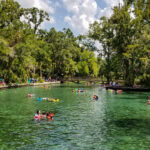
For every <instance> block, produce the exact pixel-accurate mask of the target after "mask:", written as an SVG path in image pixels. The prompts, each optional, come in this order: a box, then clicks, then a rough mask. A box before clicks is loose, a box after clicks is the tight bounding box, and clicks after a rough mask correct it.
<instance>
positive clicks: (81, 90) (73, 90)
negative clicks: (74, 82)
mask: <svg viewBox="0 0 150 150" xmlns="http://www.w3.org/2000/svg"><path fill="white" fill-rule="evenodd" d="M72 92H79V93H80V92H85V90H84V89H83V88H75V89H72Z"/></svg>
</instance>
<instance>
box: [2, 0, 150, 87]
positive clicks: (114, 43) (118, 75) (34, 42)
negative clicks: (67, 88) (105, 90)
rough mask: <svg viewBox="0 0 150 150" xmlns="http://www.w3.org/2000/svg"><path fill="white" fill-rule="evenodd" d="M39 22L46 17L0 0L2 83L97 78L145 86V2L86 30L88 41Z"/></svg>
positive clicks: (149, 0) (149, 1)
mask: <svg viewBox="0 0 150 150" xmlns="http://www.w3.org/2000/svg"><path fill="white" fill-rule="evenodd" d="M45 20H47V21H48V20H49V15H48V13H47V12H45V11H43V10H39V9H37V8H28V9H25V8H21V7H20V5H19V3H17V2H15V1H14V0H1V1H0V78H4V79H5V81H6V82H7V83H11V82H27V81H28V78H29V77H32V78H41V79H42V77H45V78H49V77H52V78H64V77H101V78H104V79H107V81H108V82H109V81H111V80H120V79H121V80H124V81H125V84H126V85H130V86H131V85H134V84H135V83H140V84H143V85H148V84H150V82H149V81H150V0H132V1H131V0H124V4H123V5H119V6H115V7H114V8H113V14H112V16H111V17H110V18H106V17H102V18H100V20H99V21H95V22H94V23H93V24H91V25H90V29H89V34H88V37H86V36H82V35H79V36H77V37H75V36H74V35H73V33H72V31H71V30H70V29H63V31H56V30H55V29H54V28H51V29H50V30H49V31H46V30H42V29H40V25H41V24H42V23H43V22H44V21H45ZM94 40H95V41H99V43H101V46H102V49H100V50H98V49H97V48H96V47H95V46H94V42H93V41H94ZM94 51H98V54H99V55H98V57H95V54H94Z"/></svg>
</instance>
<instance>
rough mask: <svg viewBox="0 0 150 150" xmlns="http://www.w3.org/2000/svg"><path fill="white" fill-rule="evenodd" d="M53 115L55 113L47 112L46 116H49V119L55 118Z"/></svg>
mask: <svg viewBox="0 0 150 150" xmlns="http://www.w3.org/2000/svg"><path fill="white" fill-rule="evenodd" d="M53 116H54V114H53V113H51V112H47V113H46V118H47V119H51V120H53Z"/></svg>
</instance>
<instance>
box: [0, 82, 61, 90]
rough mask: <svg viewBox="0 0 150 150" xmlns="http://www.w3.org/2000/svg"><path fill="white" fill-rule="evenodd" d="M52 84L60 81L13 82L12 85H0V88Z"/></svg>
mask: <svg viewBox="0 0 150 150" xmlns="http://www.w3.org/2000/svg"><path fill="white" fill-rule="evenodd" d="M50 84H60V81H56V82H43V83H22V84H15V83H12V84H10V85H4V86H0V90H1V89H6V88H19V87H25V86H40V85H50Z"/></svg>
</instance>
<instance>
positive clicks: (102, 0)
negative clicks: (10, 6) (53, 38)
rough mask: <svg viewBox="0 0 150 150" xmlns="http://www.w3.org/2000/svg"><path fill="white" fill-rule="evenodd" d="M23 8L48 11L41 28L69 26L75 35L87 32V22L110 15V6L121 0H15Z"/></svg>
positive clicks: (61, 28) (57, 28) (58, 28)
mask: <svg viewBox="0 0 150 150" xmlns="http://www.w3.org/2000/svg"><path fill="white" fill-rule="evenodd" d="M16 1H17V2H19V4H20V5H21V7H23V8H31V7H37V8H38V9H43V10H45V11H46V12H48V13H49V16H50V21H45V22H44V23H43V24H42V25H41V28H42V29H46V30H48V31H49V30H50V29H51V28H52V27H54V28H55V29H56V30H57V31H62V30H63V28H70V29H71V30H72V31H73V33H74V34H75V35H78V34H86V33H88V29H89V24H91V23H93V22H94V21H95V20H98V19H99V18H100V17H102V16H106V17H110V16H111V14H112V8H113V7H114V6H116V5H118V4H119V3H120V4H122V3H123V0H16Z"/></svg>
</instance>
